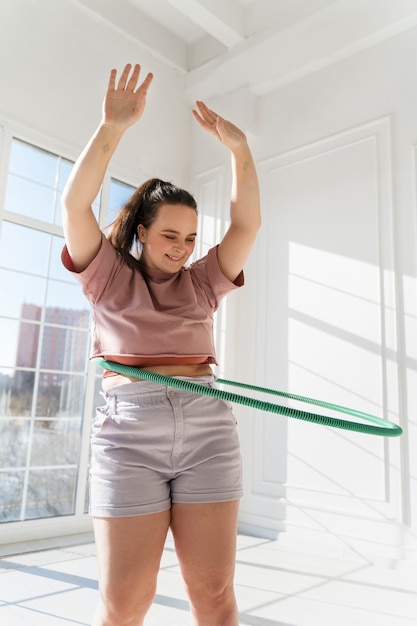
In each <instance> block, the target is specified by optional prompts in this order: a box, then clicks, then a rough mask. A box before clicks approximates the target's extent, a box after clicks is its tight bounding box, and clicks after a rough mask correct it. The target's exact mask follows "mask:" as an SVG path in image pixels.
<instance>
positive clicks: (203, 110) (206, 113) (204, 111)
mask: <svg viewBox="0 0 417 626" xmlns="http://www.w3.org/2000/svg"><path fill="white" fill-rule="evenodd" d="M196 105H197V107H198V110H199V112H200V114H201V115H203V117H205V118H207V119H209V120H210V121H211V122H213V123H214V122H215V121H216V119H217V117H218V115H217V113H215V112H214V111H212V110H211V109H209V108H208V106H207V105H206V104H204V102H201V100H197V102H196Z"/></svg>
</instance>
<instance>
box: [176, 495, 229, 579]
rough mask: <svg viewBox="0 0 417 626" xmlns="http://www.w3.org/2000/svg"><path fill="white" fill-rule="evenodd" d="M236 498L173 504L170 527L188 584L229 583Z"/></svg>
mask: <svg viewBox="0 0 417 626" xmlns="http://www.w3.org/2000/svg"><path fill="white" fill-rule="evenodd" d="M238 510H239V500H233V501H229V502H212V503H206V504H183V503H177V504H173V505H172V510H171V529H172V533H173V537H174V541H175V548H176V552H177V555H178V559H179V562H180V565H181V572H182V575H183V578H184V580H185V582H186V584H187V586H192V585H193V584H199V585H214V586H216V585H217V584H219V585H220V586H221V585H222V584H225V585H226V584H228V583H230V582H232V580H233V575H234V569H235V559H236V535H237V518H238Z"/></svg>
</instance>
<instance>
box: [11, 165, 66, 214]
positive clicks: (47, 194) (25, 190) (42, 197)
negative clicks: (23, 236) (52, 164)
mask: <svg viewBox="0 0 417 626" xmlns="http://www.w3.org/2000/svg"><path fill="white" fill-rule="evenodd" d="M4 208H5V209H6V211H12V212H13V213H18V214H19V215H26V216H27V217H33V218H35V219H38V220H43V221H44V222H49V223H50V222H52V221H53V217H54V210H55V191H54V190H53V189H50V188H49V187H44V186H43V185H39V184H38V183H34V182H33V181H30V180H25V179H23V178H20V177H18V176H14V175H13V174H9V176H8V178H7V187H6V198H5V202H4Z"/></svg>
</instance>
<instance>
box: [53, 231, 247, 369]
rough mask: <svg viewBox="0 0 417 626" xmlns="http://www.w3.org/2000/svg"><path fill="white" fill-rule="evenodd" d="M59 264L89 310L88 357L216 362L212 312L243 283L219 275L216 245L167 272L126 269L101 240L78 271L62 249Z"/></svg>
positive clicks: (126, 361)
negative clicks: (74, 281) (74, 282)
mask: <svg viewBox="0 0 417 626" xmlns="http://www.w3.org/2000/svg"><path fill="white" fill-rule="evenodd" d="M62 262H63V264H64V266H65V267H66V269H67V270H69V271H70V272H72V273H73V274H74V276H75V277H76V278H77V280H78V281H79V282H80V283H81V285H82V289H83V293H84V295H85V296H86V297H87V299H88V300H89V302H90V304H91V307H92V311H93V324H92V329H91V334H92V344H91V351H90V358H93V357H98V356H101V357H104V358H107V359H109V360H112V361H116V362H118V363H124V364H128V365H134V366H137V367H140V366H142V367H144V366H146V365H156V364H158V365H161V364H174V363H178V362H181V363H214V364H215V363H217V361H216V355H215V347H214V339H213V313H214V312H215V311H216V310H217V308H218V306H219V303H220V300H221V299H222V298H223V297H224V296H225V295H227V294H228V293H230V292H231V291H233V290H234V289H236V288H237V287H240V286H241V285H243V283H244V277H243V272H241V273H240V274H239V276H238V277H237V279H236V280H235V281H234V282H231V281H230V280H229V279H228V278H226V276H224V274H223V273H222V272H221V270H220V267H219V264H218V261H217V246H216V247H214V248H211V249H210V250H209V251H208V253H207V255H206V256H204V257H203V258H201V259H199V260H198V261H196V262H195V263H192V264H191V265H190V267H189V268H185V267H183V268H182V269H181V270H180V271H179V272H177V273H175V274H170V273H166V272H162V271H160V270H155V269H152V268H146V269H145V270H144V271H143V272H142V271H141V270H139V269H132V268H130V267H129V266H128V265H127V264H126V263H125V262H124V260H123V257H122V256H121V255H120V254H119V253H118V252H117V251H116V250H115V249H114V248H113V246H112V245H111V244H110V242H109V241H108V240H107V238H106V237H105V236H104V234H103V236H102V243H101V248H100V250H99V252H98V253H97V256H96V257H95V258H94V259H93V260H92V261H91V263H90V264H89V266H88V267H87V268H86V269H85V270H84V271H82V272H75V271H74V267H73V264H72V261H71V258H70V256H69V254H68V250H67V248H66V246H65V247H64V249H63V251H62Z"/></svg>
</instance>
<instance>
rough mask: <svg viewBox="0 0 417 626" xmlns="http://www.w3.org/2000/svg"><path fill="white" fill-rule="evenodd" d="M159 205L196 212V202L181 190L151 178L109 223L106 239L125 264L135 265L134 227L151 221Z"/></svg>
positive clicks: (155, 215) (136, 234) (136, 231)
mask: <svg viewBox="0 0 417 626" xmlns="http://www.w3.org/2000/svg"><path fill="white" fill-rule="evenodd" d="M162 204H184V205H185V206H188V207H190V208H191V209H194V211H195V212H196V213H197V203H196V201H195V200H194V198H193V196H192V195H191V194H190V193H188V191H186V190H185V189H180V188H179V187H176V186H175V185H173V184H172V183H170V182H166V181H164V180H160V179H159V178H151V179H150V180H147V181H146V182H144V183H143V184H142V185H141V186H140V187H138V188H137V189H136V191H135V192H134V193H133V195H132V196H131V197H130V198H129V199H128V200H127V202H126V203H125V204H124V205H123V207H122V208H121V209H120V211H119V213H118V214H117V216H116V219H115V220H114V222H113V223H112V224H111V227H110V228H111V230H110V233H109V235H108V239H109V241H110V243H111V244H112V246H113V247H114V248H115V249H116V250H117V251H118V252H120V254H121V255H122V256H123V257H124V258H125V260H126V262H127V263H128V264H129V265H131V266H132V265H134V266H137V261H136V259H135V258H134V257H133V256H132V253H131V250H132V248H134V246H135V245H137V243H138V226H139V224H142V225H143V226H144V227H145V228H149V226H150V225H151V224H152V222H154V221H155V220H156V218H157V216H158V209H159V207H160V206H161V205H162Z"/></svg>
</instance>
